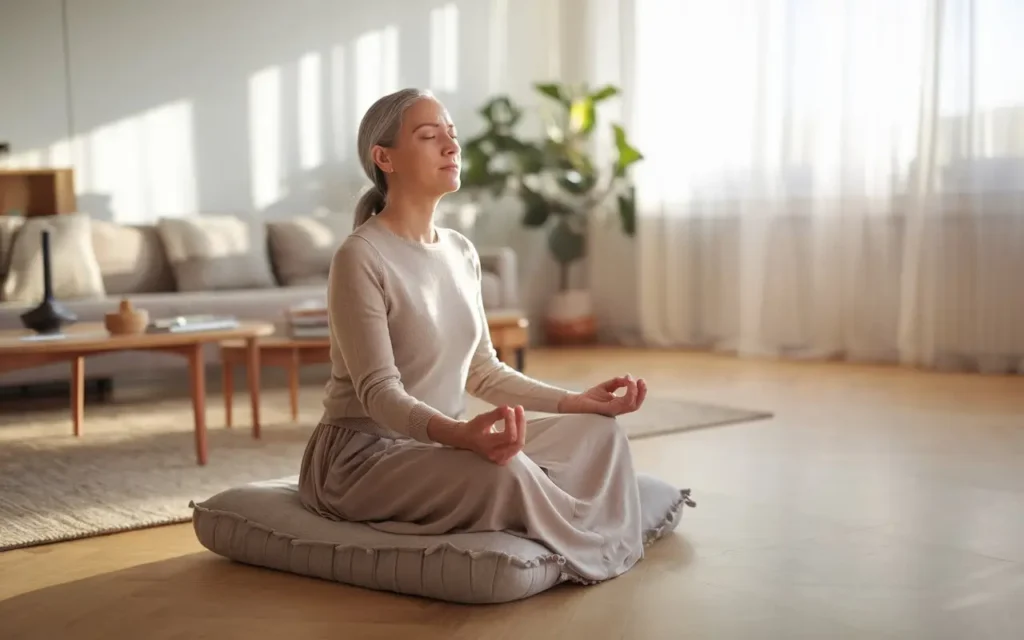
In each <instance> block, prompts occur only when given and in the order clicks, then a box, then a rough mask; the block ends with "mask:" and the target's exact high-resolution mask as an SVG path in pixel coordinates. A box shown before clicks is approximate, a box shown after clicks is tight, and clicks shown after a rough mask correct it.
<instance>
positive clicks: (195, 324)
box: [146, 314, 238, 333]
mask: <svg viewBox="0 0 1024 640" xmlns="http://www.w3.org/2000/svg"><path fill="white" fill-rule="evenodd" d="M236 327H238V319H237V318H235V317H234V316H221V315H213V314H197V315H190V316H175V317H173V318H160V319H158V320H154V321H153V322H151V323H149V326H148V327H146V333H186V332H190V331H220V330H224V329H234V328H236Z"/></svg>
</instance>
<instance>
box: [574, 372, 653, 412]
mask: <svg viewBox="0 0 1024 640" xmlns="http://www.w3.org/2000/svg"><path fill="white" fill-rule="evenodd" d="M622 388H625V389H626V393H625V394H623V395H621V396H619V395H615V392H616V391H618V390H619V389H622ZM646 397H647V383H646V382H644V379H643V378H633V376H631V375H629V374H626V375H625V376H622V377H619V378H612V379H611V380H606V381H605V382H602V383H601V384H599V385H596V386H593V387H591V388H589V389H587V390H586V391H584V392H583V393H574V394H572V395H570V396H567V397H566V398H565V399H564V400H562V402H561V403H560V405H559V407H558V410H559V412H560V413H596V414H599V415H602V416H609V417H614V416H619V415H622V414H624V413H632V412H633V411H636V410H637V409H639V408H640V406H641V405H643V403H644V398H646Z"/></svg>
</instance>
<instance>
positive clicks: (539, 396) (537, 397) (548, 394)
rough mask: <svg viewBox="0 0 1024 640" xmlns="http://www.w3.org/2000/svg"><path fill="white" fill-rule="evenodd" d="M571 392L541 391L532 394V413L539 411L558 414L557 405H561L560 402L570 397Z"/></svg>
mask: <svg viewBox="0 0 1024 640" xmlns="http://www.w3.org/2000/svg"><path fill="white" fill-rule="evenodd" d="M573 393H575V392H573V391H566V390H565V389H556V388H551V389H543V390H542V391H539V392H537V393H535V394H534V396H533V397H532V398H531V400H532V402H531V404H533V405H534V408H533V410H534V411H540V412H542V413H558V405H559V404H561V403H562V400H563V399H565V398H567V397H569V396H571V395H572V394H573Z"/></svg>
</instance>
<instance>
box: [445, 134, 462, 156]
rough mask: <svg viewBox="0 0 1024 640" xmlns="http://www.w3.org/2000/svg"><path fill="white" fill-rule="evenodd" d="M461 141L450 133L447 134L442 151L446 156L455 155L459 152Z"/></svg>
mask: <svg viewBox="0 0 1024 640" xmlns="http://www.w3.org/2000/svg"><path fill="white" fill-rule="evenodd" d="M460 148H461V147H459V141H458V140H456V139H455V138H453V137H452V136H450V135H447V134H446V135H445V138H444V146H443V147H442V153H443V154H444V155H446V156H451V155H455V154H456V153H458V152H459V149H460Z"/></svg>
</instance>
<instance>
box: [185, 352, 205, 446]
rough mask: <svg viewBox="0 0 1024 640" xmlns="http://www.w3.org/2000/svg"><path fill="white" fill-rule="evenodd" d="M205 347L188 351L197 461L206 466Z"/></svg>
mask: <svg viewBox="0 0 1024 640" xmlns="http://www.w3.org/2000/svg"><path fill="white" fill-rule="evenodd" d="M203 366H204V362H203V345H202V344H197V345H195V346H194V347H192V348H190V349H189V350H188V373H189V380H190V382H191V386H192V411H193V413H194V415H195V430H196V459H197V461H198V462H199V464H206V458H207V451H206V377H205V371H204V370H203Z"/></svg>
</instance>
